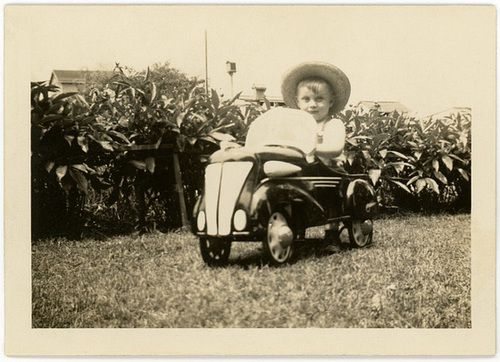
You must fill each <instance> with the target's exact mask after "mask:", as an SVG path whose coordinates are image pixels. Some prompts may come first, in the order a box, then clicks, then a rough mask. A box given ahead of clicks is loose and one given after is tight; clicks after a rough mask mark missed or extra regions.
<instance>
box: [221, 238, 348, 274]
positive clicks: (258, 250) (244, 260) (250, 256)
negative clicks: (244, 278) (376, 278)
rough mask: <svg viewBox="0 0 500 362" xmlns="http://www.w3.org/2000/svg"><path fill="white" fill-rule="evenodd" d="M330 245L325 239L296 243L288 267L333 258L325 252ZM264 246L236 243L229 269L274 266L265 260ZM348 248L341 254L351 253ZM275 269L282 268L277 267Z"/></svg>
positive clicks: (345, 247) (253, 243)
mask: <svg viewBox="0 0 500 362" xmlns="http://www.w3.org/2000/svg"><path fill="white" fill-rule="evenodd" d="M326 245H328V244H327V243H326V242H325V240H323V239H306V240H300V241H298V242H297V243H296V245H295V246H294V249H293V256H292V258H291V260H290V261H289V262H288V263H286V264H287V265H293V264H296V263H297V262H298V261H301V260H306V259H311V258H320V259H322V258H327V257H329V256H331V255H332V254H331V253H328V252H326V251H325V247H326ZM262 248H263V247H262V244H261V243H258V242H252V243H244V242H235V243H233V245H232V250H231V255H230V257H229V261H228V263H227V267H241V268H243V269H244V270H247V269H250V268H255V267H259V268H261V267H264V266H273V265H269V263H267V262H266V260H264V252H263V249H262ZM349 250H351V249H349V248H348V247H347V246H344V247H342V250H341V251H340V252H339V254H341V253H344V252H346V251H349ZM275 267H278V268H279V267H280V266H279V265H278V266H275Z"/></svg>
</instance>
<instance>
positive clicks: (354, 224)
mask: <svg viewBox="0 0 500 362" xmlns="http://www.w3.org/2000/svg"><path fill="white" fill-rule="evenodd" d="M368 220H369V221H370V222H371V223H372V224H373V222H372V220H371V219H366V220H351V221H348V222H346V227H347V231H348V232H349V245H350V246H351V248H355V249H359V248H365V247H367V246H369V245H370V244H371V243H372V241H373V230H372V231H371V232H370V233H369V234H367V235H365V236H366V239H365V240H363V241H362V242H360V241H359V235H360V232H361V230H360V225H361V223H363V222H365V221H368ZM361 233H362V232H361Z"/></svg>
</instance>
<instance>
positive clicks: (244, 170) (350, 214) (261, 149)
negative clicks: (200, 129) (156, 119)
mask: <svg viewBox="0 0 500 362" xmlns="http://www.w3.org/2000/svg"><path fill="white" fill-rule="evenodd" d="M316 128H317V125H316V121H315V120H314V118H313V117H312V116H311V115H309V114H307V113H306V112H303V111H299V110H295V109H287V108H275V109H272V110H270V111H268V112H266V113H264V114H263V115H261V116H260V117H259V118H257V119H256V120H255V121H254V122H253V123H252V124H251V126H250V129H249V131H248V135H247V138H246V141H245V146H244V147H239V148H229V149H225V150H219V151H217V152H215V153H214V154H212V156H211V157H210V159H209V161H208V165H207V167H206V170H205V186H204V191H203V192H202V194H201V196H200V198H199V199H198V201H197V203H196V205H195V208H194V211H193V217H194V220H193V223H192V229H193V230H192V231H193V233H194V234H195V235H197V236H198V237H199V240H200V249H201V255H202V258H203V260H204V261H205V263H207V264H208V265H224V264H226V263H227V261H228V257H229V253H230V250H231V244H232V243H233V242H239V241H260V242H263V252H264V254H265V257H266V259H267V260H268V261H269V262H271V263H273V264H283V263H286V262H287V261H289V260H290V258H291V256H292V254H293V248H294V246H295V245H296V243H297V242H299V241H300V240H301V239H304V237H305V230H306V229H307V228H309V227H312V226H320V225H326V224H329V223H332V222H341V223H342V224H343V226H344V227H345V228H347V230H348V233H349V242H350V245H351V246H352V247H355V248H359V247H364V246H367V245H368V244H370V243H371V241H372V235H373V225H372V218H373V216H374V215H376V214H377V213H378V203H377V200H376V197H375V192H374V190H373V188H372V186H371V184H370V181H369V178H368V176H367V175H351V174H347V173H341V172H338V171H334V170H332V169H330V168H329V167H327V166H325V165H324V164H323V163H322V162H321V161H320V160H319V159H318V158H317V157H315V156H314V150H315V146H316V137H317V136H316Z"/></svg>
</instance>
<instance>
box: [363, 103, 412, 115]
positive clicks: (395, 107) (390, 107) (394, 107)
mask: <svg viewBox="0 0 500 362" xmlns="http://www.w3.org/2000/svg"><path fill="white" fill-rule="evenodd" d="M376 104H378V105H379V109H378V111H379V112H381V113H391V112H394V111H397V112H398V113H408V112H410V108H408V107H406V106H405V105H404V104H403V103H401V102H397V101H380V102H375V101H361V102H359V103H358V107H360V106H365V107H367V108H373V107H374V106H375V105H376Z"/></svg>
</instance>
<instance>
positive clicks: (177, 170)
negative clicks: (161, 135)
mask: <svg viewBox="0 0 500 362" xmlns="http://www.w3.org/2000/svg"><path fill="white" fill-rule="evenodd" d="M174 175H175V191H176V192H177V195H178V197H179V208H180V210H181V220H182V226H189V217H188V213H187V208H186V200H185V199H184V186H183V185H184V184H183V183H182V174H181V166H180V164H179V155H178V154H177V152H175V151H174Z"/></svg>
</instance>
